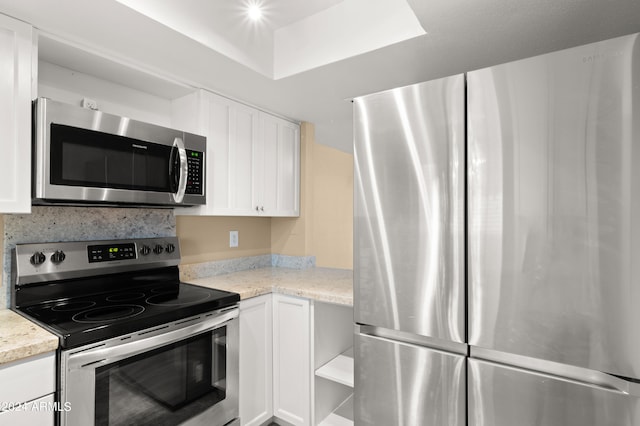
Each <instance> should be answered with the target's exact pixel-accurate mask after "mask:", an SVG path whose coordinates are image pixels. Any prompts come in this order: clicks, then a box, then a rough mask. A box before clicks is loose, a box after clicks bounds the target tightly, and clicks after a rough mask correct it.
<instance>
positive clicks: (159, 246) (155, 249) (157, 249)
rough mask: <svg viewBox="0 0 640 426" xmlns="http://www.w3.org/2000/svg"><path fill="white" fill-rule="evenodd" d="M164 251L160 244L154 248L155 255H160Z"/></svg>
mask: <svg viewBox="0 0 640 426" xmlns="http://www.w3.org/2000/svg"><path fill="white" fill-rule="evenodd" d="M163 251H164V248H163V247H162V246H161V245H160V244H156V246H155V247H154V248H153V252H154V253H155V254H160V253H162V252H163Z"/></svg>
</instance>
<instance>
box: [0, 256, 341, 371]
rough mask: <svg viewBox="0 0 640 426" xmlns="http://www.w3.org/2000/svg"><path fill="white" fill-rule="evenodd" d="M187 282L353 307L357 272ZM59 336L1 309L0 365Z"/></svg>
mask: <svg viewBox="0 0 640 426" xmlns="http://www.w3.org/2000/svg"><path fill="white" fill-rule="evenodd" d="M187 282H189V283H192V284H196V285H200V286H203V287H209V288H216V289H220V290H227V291H233V292H235V293H239V294H240V299H247V298H251V297H256V296H260V295H263V294H269V293H281V294H287V295H290V296H298V297H304V298H307V299H312V300H317V301H320V302H327V303H335V304H339V305H347V306H353V272H352V271H351V270H347V269H329V268H309V269H288V268H274V267H268V268H259V269H251V270H246V271H240V272H233V273H229V274H224V275H216V276H212V277H207V278H197V279H190V280H187ZM58 343H59V340H58V337H57V336H55V335H54V334H52V333H49V332H48V331H46V330H45V329H43V328H41V327H39V326H38V325H37V324H35V323H33V322H31V321H29V320H28V319H26V318H24V317H22V316H21V315H19V314H17V313H15V312H13V311H11V310H9V309H0V365H2V364H6V363H9V362H12V361H17V360H21V359H24V358H27V357H30V356H33V355H38V354H42V353H45V352H50V351H54V350H56V349H57V348H58Z"/></svg>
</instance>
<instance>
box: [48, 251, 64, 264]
mask: <svg viewBox="0 0 640 426" xmlns="http://www.w3.org/2000/svg"><path fill="white" fill-rule="evenodd" d="M66 257H67V255H66V254H64V252H63V251H62V250H56V251H55V253H53V254H52V255H51V261H52V262H53V263H61V262H63V261H64V259H65V258H66Z"/></svg>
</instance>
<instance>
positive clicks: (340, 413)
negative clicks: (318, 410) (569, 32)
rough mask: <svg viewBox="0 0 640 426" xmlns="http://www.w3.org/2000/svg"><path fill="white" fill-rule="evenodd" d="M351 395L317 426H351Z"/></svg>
mask: <svg viewBox="0 0 640 426" xmlns="http://www.w3.org/2000/svg"><path fill="white" fill-rule="evenodd" d="M353 417H354V415H353V394H352V395H351V396H349V398H347V399H346V400H345V401H344V402H343V403H342V404H340V406H339V407H338V408H336V409H335V411H334V412H333V413H331V414H329V415H328V416H327V417H325V418H324V420H322V421H321V422H320V424H319V425H318V426H353Z"/></svg>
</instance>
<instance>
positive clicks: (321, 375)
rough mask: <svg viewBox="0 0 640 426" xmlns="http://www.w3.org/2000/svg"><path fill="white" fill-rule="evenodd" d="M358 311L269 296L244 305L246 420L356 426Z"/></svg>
mask: <svg viewBox="0 0 640 426" xmlns="http://www.w3.org/2000/svg"><path fill="white" fill-rule="evenodd" d="M352 346H353V308H352V307H351V306H343V305H334V304H330V303H322V302H317V301H313V300H309V299H306V298H300V297H295V296H286V295H282V294H273V295H271V294H269V295H264V296H259V297H254V298H251V299H245V300H242V301H241V302H240V421H241V423H242V424H243V425H252V426H253V425H261V424H265V423H266V422H267V421H268V420H269V419H271V418H272V417H274V418H275V421H276V422H277V423H279V424H289V425H296V426H310V425H319V424H320V425H343V424H352V423H353V420H352V419H353V406H352V402H351V396H352V394H353V352H352Z"/></svg>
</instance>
